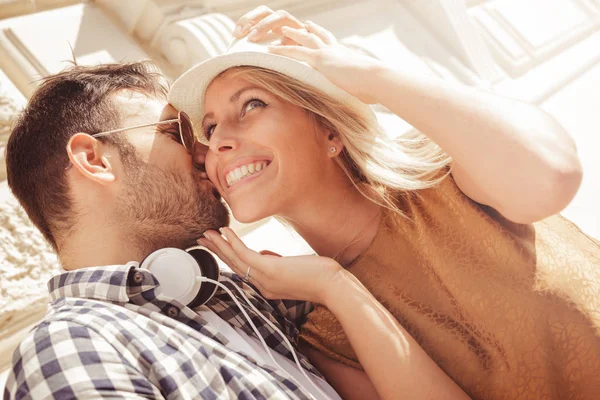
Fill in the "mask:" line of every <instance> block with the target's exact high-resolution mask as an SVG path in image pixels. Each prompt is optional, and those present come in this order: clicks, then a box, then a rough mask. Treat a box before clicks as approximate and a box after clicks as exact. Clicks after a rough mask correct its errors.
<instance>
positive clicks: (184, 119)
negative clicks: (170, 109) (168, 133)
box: [179, 111, 196, 151]
mask: <svg viewBox="0 0 600 400" xmlns="http://www.w3.org/2000/svg"><path fill="white" fill-rule="evenodd" d="M179 119H180V120H181V139H182V140H183V145H184V146H185V147H186V149H188V150H189V151H191V150H192V147H193V146H194V143H195V141H196V140H195V138H194V129H193V128H192V121H191V120H190V117H188V115H187V114H186V113H184V112H183V111H182V112H180V113H179Z"/></svg>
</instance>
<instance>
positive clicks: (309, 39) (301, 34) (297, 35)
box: [281, 26, 325, 49]
mask: <svg viewBox="0 0 600 400" xmlns="http://www.w3.org/2000/svg"><path fill="white" fill-rule="evenodd" d="M281 33H282V34H283V35H284V36H285V37H287V38H289V39H292V40H293V41H294V42H296V43H298V44H300V45H302V46H304V47H308V48H310V49H320V48H321V47H323V46H325V43H324V42H323V40H321V38H320V37H318V36H317V35H315V34H314V33H310V32H308V31H307V30H306V29H296V28H290V27H289V26H283V27H282V28H281Z"/></svg>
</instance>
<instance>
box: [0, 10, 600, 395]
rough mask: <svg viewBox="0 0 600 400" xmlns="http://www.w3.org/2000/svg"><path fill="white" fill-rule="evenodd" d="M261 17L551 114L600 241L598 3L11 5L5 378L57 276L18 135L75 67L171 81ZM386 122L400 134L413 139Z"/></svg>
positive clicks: (288, 245)
mask: <svg viewBox="0 0 600 400" xmlns="http://www.w3.org/2000/svg"><path fill="white" fill-rule="evenodd" d="M259 4H266V5H268V6H269V7H271V8H272V9H274V10H276V9H286V10H288V11H290V12H291V13H293V14H295V15H296V16H297V17H299V18H300V19H311V20H313V21H315V22H317V23H319V24H321V25H323V26H325V27H327V28H328V29H330V30H332V31H333V32H334V33H335V34H336V35H337V37H338V38H339V39H340V40H342V42H343V43H345V44H347V45H348V46H351V47H354V48H356V49H358V50H360V51H363V52H366V53H368V54H370V55H372V56H374V57H378V58H381V59H383V60H386V61H389V62H391V63H395V64H397V65H399V66H401V67H402V68H405V69H407V70H411V71H420V72H423V73H428V74H433V75H436V76H439V77H441V78H443V79H448V80H452V81H458V82H463V83H465V84H468V85H472V86H477V87H481V88H486V89H490V90H494V91H497V92H499V93H501V94H504V95H506V96H511V97H514V98H518V99H523V100H526V101H530V102H533V103H535V104H538V105H539V106H541V107H542V108H544V109H545V110H547V111H548V112H549V113H551V114H552V115H554V116H555V117H556V118H557V119H558V120H559V121H560V122H561V123H562V124H563V125H564V126H565V127H566V128H567V129H568V130H569V131H570V132H571V134H572V135H573V136H574V137H575V139H576V142H577V145H578V148H579V153H580V155H581V158H582V160H583V164H584V171H585V176H584V182H583V185H582V187H581V190H580V192H579V194H578V195H577V197H576V199H575V200H574V201H573V203H572V204H571V205H570V206H569V207H568V208H567V210H565V212H564V214H565V215H566V216H567V217H568V218H570V219H572V220H573V221H574V222H575V223H577V224H578V225H579V226H580V227H581V228H582V229H583V230H584V231H585V232H587V233H589V234H590V235H592V236H594V237H596V238H600V212H599V208H598V204H600V179H599V178H600V157H598V156H597V155H596V154H597V153H598V151H599V149H598V148H599V144H600V139H599V138H598V137H599V136H600V133H599V131H600V129H599V127H600V112H599V109H598V106H599V105H600V0H259V1H257V0H127V1H125V0H96V1H88V2H81V1H73V0H0V153H1V155H0V373H1V372H2V371H3V370H5V369H6V368H7V367H8V365H9V363H10V357H11V354H12V351H13V349H14V347H15V345H16V344H17V343H18V342H19V340H20V339H21V337H22V334H23V333H24V332H25V331H26V330H27V329H28V328H29V327H30V326H31V325H32V324H34V323H35V322H36V321H38V320H39V319H40V318H41V317H42V316H43V314H44V311H45V307H46V302H47V297H46V289H45V285H46V281H47V279H48V278H49V276H50V275H51V274H52V273H53V272H56V271H57V270H58V265H57V261H56V257H55V256H54V255H53V254H52V252H51V251H50V249H49V247H48V246H47V245H46V244H45V243H44V241H43V239H42V237H41V234H39V233H38V232H37V231H36V230H35V228H34V227H33V226H32V225H31V223H30V222H29V221H28V219H27V217H26V215H25V213H24V212H23V211H22V210H21V209H20V208H19V206H18V205H17V202H16V201H15V199H14V198H13V197H12V196H11V195H10V193H9V190H8V188H7V185H6V181H5V179H6V171H5V168H4V146H5V143H6V140H7V138H8V135H9V133H10V125H11V121H12V120H13V119H14V118H15V116H16V115H17V113H18V112H19V109H20V108H21V107H22V106H23V105H24V104H25V102H26V100H27V98H28V97H29V96H30V95H31V93H32V92H33V91H34V90H35V88H36V85H37V81H38V80H39V78H40V77H43V76H46V75H48V74H52V73H55V72H58V71H60V70H62V69H63V68H65V67H67V66H68V65H69V64H68V61H69V60H73V57H74V58H75V60H76V61H77V63H79V64H93V63H103V62H119V61H135V60H141V59H148V58H150V59H152V60H154V61H155V62H156V63H157V64H158V65H159V67H160V68H161V69H162V71H163V72H164V73H165V74H166V75H167V76H168V77H169V79H170V80H173V79H175V78H176V77H177V76H179V75H180V74H181V73H182V72H183V71H185V70H186V69H187V68H189V67H191V66H192V65H194V64H196V63H198V62H200V61H203V60H204V59H206V58H208V57H211V56H214V55H217V54H220V53H222V52H223V51H225V49H226V48H227V46H228V43H229V40H230V37H231V36H230V32H231V30H232V29H233V26H234V21H235V20H236V19H237V18H238V17H239V16H241V15H242V14H243V13H245V12H247V11H249V10H250V9H252V8H254V7H255V6H257V5H259ZM377 112H378V115H379V117H380V121H381V123H382V124H383V125H384V126H385V127H386V128H387V129H388V131H389V132H390V133H392V134H401V133H402V132H405V131H406V130H407V129H409V126H408V125H407V124H406V123H405V122H403V121H401V120H400V119H399V118H397V117H395V116H393V115H390V114H389V113H387V112H386V110H385V109H382V108H377ZM236 227H237V228H238V229H239V230H240V231H241V232H242V234H243V235H244V238H245V240H246V241H247V243H248V244H249V245H250V246H251V247H254V248H257V249H262V248H269V249H271V250H275V251H278V252H280V253H281V254H284V255H290V254H298V253H304V252H307V251H310V249H309V248H308V246H307V245H306V244H305V243H303V242H302V241H301V240H299V239H298V238H297V237H296V236H295V235H294V234H293V233H292V232H290V231H289V230H288V229H286V228H284V227H282V226H281V225H279V224H278V223H277V222H275V221H274V220H267V221H263V222H261V223H257V224H253V225H250V226H241V225H239V224H238V225H236ZM3 375H5V374H3ZM0 386H2V380H0Z"/></svg>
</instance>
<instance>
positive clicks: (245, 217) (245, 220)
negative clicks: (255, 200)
mask: <svg viewBox="0 0 600 400" xmlns="http://www.w3.org/2000/svg"><path fill="white" fill-rule="evenodd" d="M231 213H232V214H233V217H234V218H235V219H236V221H238V222H241V223H242V224H251V223H253V222H258V221H260V220H261V219H264V218H268V217H270V216H271V215H270V214H268V213H266V212H257V210H238V209H232V210H231Z"/></svg>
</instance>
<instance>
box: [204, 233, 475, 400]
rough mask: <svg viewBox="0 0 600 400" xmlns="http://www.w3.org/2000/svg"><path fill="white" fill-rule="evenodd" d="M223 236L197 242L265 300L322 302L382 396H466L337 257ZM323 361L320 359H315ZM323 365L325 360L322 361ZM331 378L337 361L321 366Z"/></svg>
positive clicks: (335, 376)
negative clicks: (264, 250)
mask: <svg viewBox="0 0 600 400" xmlns="http://www.w3.org/2000/svg"><path fill="white" fill-rule="evenodd" d="M222 233H223V235H225V237H226V239H227V240H225V239H224V238H223V237H221V235H219V234H217V233H216V232H213V231H207V232H205V233H204V237H205V239H200V240H199V243H201V244H202V245H204V246H206V247H207V248H208V249H209V250H211V251H213V252H214V253H216V254H217V255H218V256H219V258H221V259H222V260H223V261H225V262H226V263H227V264H228V265H229V266H230V267H231V268H232V270H233V271H234V272H236V273H237V274H238V275H240V274H241V275H244V274H245V273H246V272H247V271H248V266H251V268H250V274H249V279H250V282H251V283H252V284H254V285H255V286H256V287H257V288H258V289H259V290H260V292H261V294H262V295H263V296H264V297H265V298H267V299H278V298H279V299H280V298H285V299H292V300H307V301H312V302H314V303H320V304H323V305H325V306H326V307H327V308H329V310H330V311H331V312H332V313H333V314H334V315H335V316H336V318H337V319H338V321H339V322H340V323H341V325H342V328H343V329H344V332H345V333H346V336H347V337H348V340H349V341H350V344H351V345H352V348H353V349H354V351H355V352H356V355H357V356H358V359H359V361H360V363H361V364H362V366H363V367H364V369H365V372H366V373H367V375H368V377H369V379H370V380H371V382H372V383H373V386H374V387H375V390H376V391H377V393H378V394H379V396H380V397H381V398H383V399H397V398H399V397H402V398H413V399H466V398H468V397H467V395H466V394H465V393H464V392H463V391H462V390H461V389H460V387H459V386H458V385H456V383H454V381H452V379H450V378H449V377H448V376H447V375H446V374H445V373H444V371H442V370H441V369H440V368H439V367H438V366H437V364H436V363H435V362H434V361H433V360H432V359H431V358H430V357H429V356H428V355H427V353H425V351H423V349H421V347H420V346H419V344H418V343H417V342H416V341H415V340H414V339H413V338H412V337H411V336H410V335H409V334H408V332H406V330H405V329H404V328H403V327H402V326H400V324H399V323H398V321H396V319H395V318H394V317H393V316H392V315H391V314H390V312H389V311H387V310H386V309H385V308H384V307H383V306H382V305H381V304H380V303H379V302H378V301H377V300H376V299H375V298H374V297H373V296H372V295H371V294H370V293H369V291H368V290H367V289H366V288H365V287H364V286H363V285H362V284H361V283H360V282H359V281H358V280H357V279H356V278H355V277H354V276H353V275H352V274H350V273H349V272H347V271H346V270H345V269H343V268H342V267H341V266H340V265H339V264H338V263H337V262H336V261H335V260H332V259H330V258H327V257H319V256H297V257H279V256H274V255H268V254H259V253H256V252H254V251H252V250H250V249H248V248H247V247H246V246H245V245H244V243H243V242H242V241H241V240H240V239H239V238H238V237H237V236H236V235H235V233H234V232H233V231H232V230H231V229H229V228H223V229H222ZM316 359H317V360H320V361H323V360H322V358H321V359H319V357H317V358H316ZM322 365H325V364H324V363H323V364H322ZM325 366H326V367H331V368H327V369H326V370H325V371H323V372H324V374H325V376H326V377H327V378H328V380H330V381H331V382H332V383H334V385H336V384H335V382H338V383H337V386H339V385H340V383H343V382H344V381H343V379H340V376H341V375H340V374H343V373H345V372H347V371H344V368H343V366H340V365H337V366H336V365H325Z"/></svg>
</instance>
